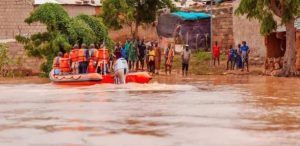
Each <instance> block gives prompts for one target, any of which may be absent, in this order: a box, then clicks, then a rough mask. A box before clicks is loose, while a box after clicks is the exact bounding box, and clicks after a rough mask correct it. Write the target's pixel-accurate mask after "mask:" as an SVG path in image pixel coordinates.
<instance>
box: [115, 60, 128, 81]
mask: <svg viewBox="0 0 300 146" xmlns="http://www.w3.org/2000/svg"><path fill="white" fill-rule="evenodd" d="M114 72H115V84H125V83H126V75H127V73H128V63H127V61H126V59H124V58H119V59H118V60H117V61H116V62H115V64H114Z"/></svg>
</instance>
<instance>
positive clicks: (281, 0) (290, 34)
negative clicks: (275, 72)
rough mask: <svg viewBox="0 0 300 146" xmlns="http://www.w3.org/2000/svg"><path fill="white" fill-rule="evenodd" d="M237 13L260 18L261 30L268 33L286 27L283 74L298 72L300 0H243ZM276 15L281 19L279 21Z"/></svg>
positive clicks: (265, 33)
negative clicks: (297, 52) (297, 44)
mask: <svg viewBox="0 0 300 146" xmlns="http://www.w3.org/2000/svg"><path fill="white" fill-rule="evenodd" d="M235 14H236V15H246V16H247V18H249V19H252V18H253V19H258V20H259V21H260V23H261V30H260V32H261V33H262V34H263V35H267V34H269V33H271V32H272V31H274V30H276V28H277V26H279V25H284V26H285V27H286V52H285V55H284V61H283V62H284V64H283V68H282V71H281V76H289V75H291V74H293V73H295V72H296V69H295V62H296V28H295V26H294V23H295V20H296V19H297V18H298V17H299V14H300V1H299V0H241V2H240V5H239V7H238V8H237V9H236V11H235ZM275 16H277V17H278V18H279V19H280V22H279V23H278V22H277V21H275V18H274V17H275Z"/></svg>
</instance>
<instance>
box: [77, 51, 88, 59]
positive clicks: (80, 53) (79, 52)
mask: <svg viewBox="0 0 300 146" xmlns="http://www.w3.org/2000/svg"><path fill="white" fill-rule="evenodd" d="M85 51H86V49H79V50H78V62H82V61H87V60H86V54H85V53H86V52H85Z"/></svg>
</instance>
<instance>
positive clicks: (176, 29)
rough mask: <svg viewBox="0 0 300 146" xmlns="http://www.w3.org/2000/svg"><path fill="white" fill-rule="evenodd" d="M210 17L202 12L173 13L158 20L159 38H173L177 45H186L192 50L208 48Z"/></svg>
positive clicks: (163, 15)
mask: <svg viewBox="0 0 300 146" xmlns="http://www.w3.org/2000/svg"><path fill="white" fill-rule="evenodd" d="M210 27H211V25H210V15H209V14H207V13H202V12H174V13H169V14H162V15H161V16H160V17H159V18H158V25H157V33H158V35H159V36H160V37H165V38H174V40H175V43H177V44H182V43H184V44H188V45H189V46H190V47H191V48H192V49H199V48H202V49H207V48H209V46H210V36H211V33H210Z"/></svg>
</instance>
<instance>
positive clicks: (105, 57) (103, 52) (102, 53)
mask: <svg viewBox="0 0 300 146" xmlns="http://www.w3.org/2000/svg"><path fill="white" fill-rule="evenodd" d="M97 57H98V61H107V62H108V61H109V52H108V49H104V48H100V49H99V50H98V56H97Z"/></svg>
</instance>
